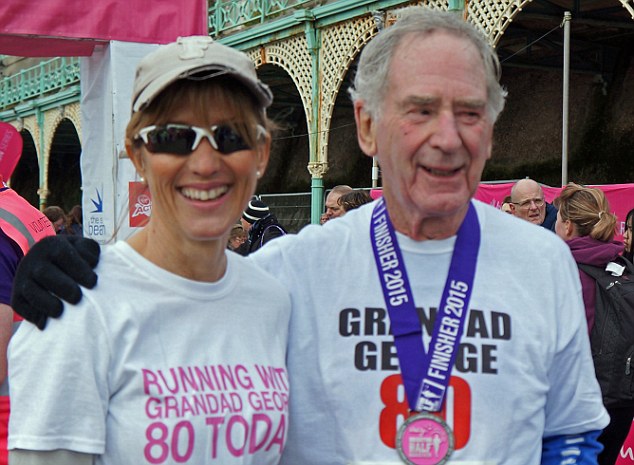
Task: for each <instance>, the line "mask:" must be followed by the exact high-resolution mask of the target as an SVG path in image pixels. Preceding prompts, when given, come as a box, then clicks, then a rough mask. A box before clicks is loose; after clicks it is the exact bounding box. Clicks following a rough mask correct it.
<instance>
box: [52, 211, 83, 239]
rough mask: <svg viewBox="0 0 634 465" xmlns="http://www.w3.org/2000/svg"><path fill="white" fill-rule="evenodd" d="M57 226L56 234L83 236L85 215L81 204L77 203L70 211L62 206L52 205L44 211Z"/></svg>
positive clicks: (55, 226)
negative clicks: (65, 210)
mask: <svg viewBox="0 0 634 465" xmlns="http://www.w3.org/2000/svg"><path fill="white" fill-rule="evenodd" d="M42 213H44V215H45V216H46V217H47V218H48V220H49V221H50V222H51V224H52V225H53V227H54V228H55V234H69V235H72V236H83V235H84V230H83V226H82V224H83V215H82V208H81V206H80V205H75V206H74V207H73V208H71V209H70V210H69V212H68V213H66V212H64V209H63V208H62V207H59V206H57V205H50V206H48V207H46V208H44V210H43V211H42Z"/></svg>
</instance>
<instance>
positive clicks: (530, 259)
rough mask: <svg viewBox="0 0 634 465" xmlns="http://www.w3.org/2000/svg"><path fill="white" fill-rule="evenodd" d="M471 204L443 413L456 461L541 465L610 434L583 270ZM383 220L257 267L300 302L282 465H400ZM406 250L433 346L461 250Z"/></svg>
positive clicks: (347, 221)
mask: <svg viewBox="0 0 634 465" xmlns="http://www.w3.org/2000/svg"><path fill="white" fill-rule="evenodd" d="M474 203H475V205H476V209H477V213H478V218H479V221H480V227H481V229H482V239H481V247H480V252H479V259H478V263H477V268H476V276H475V282H474V289H473V294H472V297H471V302H470V312H469V315H468V319H467V321H466V325H465V330H464V335H463V338H462V341H461V344H460V349H459V352H458V355H457V359H456V363H455V366H454V368H453V372H452V379H451V383H450V388H449V391H448V395H447V398H446V405H445V412H444V413H443V416H444V417H445V418H446V420H447V422H448V424H449V425H450V426H451V427H452V428H453V430H454V432H455V447H456V450H455V452H454V454H453V456H452V459H451V461H452V463H466V462H469V463H470V464H476V463H477V464H484V463H486V464H504V465H511V464H521V465H536V464H539V463H540V457H541V440H542V437H549V436H555V435H562V434H575V433H581V432H586V431H591V430H599V429H602V428H603V427H604V426H605V425H606V424H607V422H608V416H607V413H606V411H605V409H604V408H603V405H602V402H601V395H600V391H599V386H598V384H597V382H596V380H595V377H594V369H593V364H592V360H591V355H590V349H589V342H588V336H587V330H586V326H585V316H584V308H583V303H582V299H581V287H580V284H579V277H578V272H577V267H576V265H575V263H574V261H573V259H572V257H571V255H570V251H569V249H568V247H567V246H566V244H565V243H564V242H563V241H562V240H561V239H559V238H558V237H557V236H556V235H555V234H553V233H552V232H550V231H547V230H545V229H544V228H541V227H537V226H534V225H532V224H530V223H528V222H526V221H522V220H520V219H517V218H513V217H512V216H510V215H508V214H506V213H502V212H500V211H498V210H496V209H494V208H492V207H490V206H488V205H485V204H483V203H480V202H474ZM373 207H374V203H372V204H369V205H365V206H363V207H361V208H360V209H357V210H353V211H351V212H349V213H347V214H346V215H345V216H344V217H342V218H338V219H335V220H332V221H329V222H328V223H326V224H325V225H324V226H308V227H306V228H304V229H303V230H302V231H301V232H300V233H299V234H298V235H297V236H295V237H293V236H285V237H282V238H279V239H277V240H275V241H273V242H271V243H270V244H267V245H266V246H265V247H263V248H262V250H261V251H259V252H257V253H256V254H254V255H252V256H250V258H251V259H252V260H254V261H256V262H257V263H258V264H260V265H261V266H262V267H264V268H265V269H268V270H269V271H271V272H275V274H276V276H277V277H278V278H279V279H280V280H281V281H282V282H283V283H285V284H286V285H287V286H288V287H289V289H290V292H291V299H292V302H293V314H292V317H291V332H290V339H289V358H288V368H289V373H290V377H291V381H292V387H291V407H290V408H291V410H290V412H291V421H290V425H291V427H290V430H289V437H288V442H287V446H286V450H285V452H284V455H283V457H282V461H281V463H282V464H284V465H349V464H355V465H360V464H367V465H369V464H373V465H379V464H402V462H401V461H400V459H399V457H398V453H397V451H396V450H395V449H394V445H395V437H396V434H397V428H398V426H399V425H400V424H401V423H402V422H403V420H404V418H405V417H404V415H406V414H407V412H408V408H409V406H408V405H407V402H406V400H405V395H404V391H403V387H402V384H401V375H400V371H399V363H398V359H397V356H396V352H395V348H394V344H393V338H392V336H391V335H390V333H389V331H390V322H389V318H388V316H387V312H386V306H385V302H384V298H383V294H382V291H381V286H380V283H379V277H378V273H377V271H376V265H375V262H374V256H373V252H372V247H371V243H370V229H369V228H370V226H369V224H370V216H371V212H372V209H373ZM398 242H399V244H400V247H401V249H402V252H403V256H404V261H405V265H406V268H407V272H408V274H409V278H410V281H411V286H412V292H413V295H414V301H415V304H416V307H417V308H418V309H420V318H421V320H422V321H423V327H424V331H423V333H424V335H425V336H426V341H425V342H426V343H427V339H428V337H427V336H428V335H429V334H430V333H431V331H432V325H431V318H430V315H431V314H430V309H435V308H437V307H438V305H439V303H440V297H441V291H442V289H443V287H444V283H445V279H446V277H447V272H448V269H449V262H450V258H451V254H452V251H453V245H454V243H455V237H452V238H449V239H446V240H440V241H423V242H416V241H413V240H411V239H409V238H407V237H406V236H404V235H401V234H398ZM433 311H435V310H433Z"/></svg>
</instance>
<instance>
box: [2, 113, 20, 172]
mask: <svg viewBox="0 0 634 465" xmlns="http://www.w3.org/2000/svg"><path fill="white" fill-rule="evenodd" d="M22 144H23V141H22V136H21V135H20V133H19V132H18V130H17V129H16V128H14V127H13V126H11V125H10V124H9V123H3V122H0V177H1V178H2V179H4V180H5V181H6V180H8V179H9V178H10V177H11V174H13V170H14V169H15V167H16V165H17V164H18V161H19V160H20V156H21V155H22Z"/></svg>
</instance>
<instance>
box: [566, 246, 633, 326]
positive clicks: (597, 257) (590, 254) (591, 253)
mask: <svg viewBox="0 0 634 465" xmlns="http://www.w3.org/2000/svg"><path fill="white" fill-rule="evenodd" d="M566 243H567V244H568V246H569V247H570V251H571V252H572V256H573V257H574V259H575V262H577V263H583V264H585V265H593V266H600V267H602V268H605V265H607V264H608V263H609V262H611V261H612V260H614V259H615V258H616V257H618V256H619V255H620V253H621V252H622V251H623V243H621V242H618V241H612V242H603V241H600V240H597V239H593V238H591V237H590V236H584V237H573V238H572V239H570V240H569V241H566ZM579 278H580V279H581V290H582V291H583V304H584V306H585V307H586V319H587V321H588V333H589V332H590V330H592V327H593V326H594V305H595V302H596V297H597V296H596V287H595V281H594V279H592V278H591V277H590V276H588V275H587V274H586V273H584V272H583V271H581V270H579Z"/></svg>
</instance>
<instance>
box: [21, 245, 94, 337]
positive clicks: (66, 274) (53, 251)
mask: <svg viewBox="0 0 634 465" xmlns="http://www.w3.org/2000/svg"><path fill="white" fill-rule="evenodd" d="M100 251H101V250H100V248H99V244H98V243H97V242H95V241H94V240H92V239H87V238H84V237H77V236H65V235H63V236H51V237H46V238H44V239H42V240H41V241H39V242H38V243H37V244H35V245H34V246H33V247H31V249H30V250H29V252H28V253H27V254H26V256H25V257H24V258H23V259H22V260H21V261H20V264H19V265H18V269H17V271H16V275H15V279H14V281H13V293H12V296H11V307H13V310H15V311H16V312H17V313H18V314H19V315H20V316H22V318H24V319H25V320H28V321H30V322H31V323H33V324H35V325H36V326H37V327H38V328H40V329H44V327H45V326H46V320H47V318H48V317H49V316H51V317H54V318H57V317H59V316H60V315H61V314H62V311H63V302H62V301H61V300H60V299H63V300H65V301H67V302H70V303H72V304H76V303H77V302H79V301H80V299H81V289H80V288H79V286H80V285H81V286H84V287H87V288H92V287H94V286H95V284H97V275H96V274H95V272H94V271H93V270H92V269H93V268H94V267H95V266H97V263H98V262H99V253H100Z"/></svg>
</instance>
